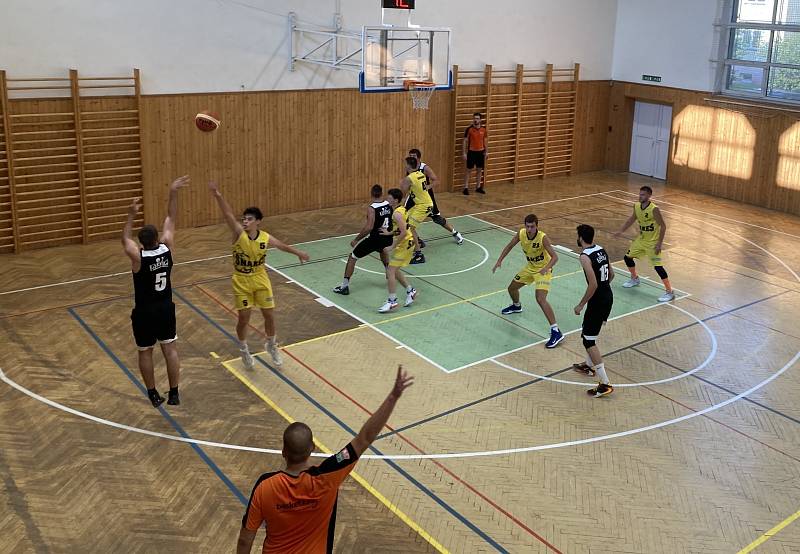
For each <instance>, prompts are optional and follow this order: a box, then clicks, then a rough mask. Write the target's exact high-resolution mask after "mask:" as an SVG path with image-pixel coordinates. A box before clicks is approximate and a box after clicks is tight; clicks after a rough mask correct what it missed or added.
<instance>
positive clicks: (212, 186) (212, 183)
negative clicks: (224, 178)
mask: <svg viewBox="0 0 800 554" xmlns="http://www.w3.org/2000/svg"><path fill="white" fill-rule="evenodd" d="M208 190H209V191H211V194H219V185H218V184H217V183H216V182H215V181H209V182H208Z"/></svg>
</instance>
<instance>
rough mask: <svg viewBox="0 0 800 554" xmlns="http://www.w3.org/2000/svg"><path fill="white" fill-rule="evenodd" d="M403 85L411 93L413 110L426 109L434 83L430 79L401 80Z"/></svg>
mask: <svg viewBox="0 0 800 554" xmlns="http://www.w3.org/2000/svg"><path fill="white" fill-rule="evenodd" d="M403 87H404V88H405V89H406V90H407V91H408V92H410V93H411V101H412V102H413V103H414V109H415V110H427V109H428V103H429V102H430V101H431V96H433V91H434V90H436V83H432V82H430V81H403Z"/></svg>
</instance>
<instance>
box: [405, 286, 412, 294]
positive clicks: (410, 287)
mask: <svg viewBox="0 0 800 554" xmlns="http://www.w3.org/2000/svg"><path fill="white" fill-rule="evenodd" d="M412 290H414V287H412V286H411V285H408V286H407V287H406V292H407V293H408V294H411V291H412Z"/></svg>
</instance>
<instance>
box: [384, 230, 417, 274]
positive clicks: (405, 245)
mask: <svg viewBox="0 0 800 554" xmlns="http://www.w3.org/2000/svg"><path fill="white" fill-rule="evenodd" d="M413 256H414V239H413V238H412V237H409V238H408V239H406V241H405V242H401V243H400V244H398V245H397V248H395V249H394V250H392V253H391V258H390V259H389V265H390V266H392V267H406V266H407V265H408V264H410V263H411V258H412V257H413Z"/></svg>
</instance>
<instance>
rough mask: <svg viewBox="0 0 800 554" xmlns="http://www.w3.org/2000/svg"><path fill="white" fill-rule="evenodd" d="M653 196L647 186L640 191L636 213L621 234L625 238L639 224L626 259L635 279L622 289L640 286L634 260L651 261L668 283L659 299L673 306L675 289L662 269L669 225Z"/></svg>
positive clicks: (634, 208)
mask: <svg viewBox="0 0 800 554" xmlns="http://www.w3.org/2000/svg"><path fill="white" fill-rule="evenodd" d="M652 195H653V189H651V188H650V187H648V186H646V185H645V186H643V187H642V188H641V189H639V201H638V202H637V203H636V204H634V205H633V213H632V214H631V216H630V217H629V218H628V219H627V220H626V221H625V224H624V225H623V226H622V229H620V230H619V233H617V236H620V237H621V236H623V235H622V234H623V233H624V232H625V231H626V230H627V229H628V227H630V226H631V225H633V223H634V222H637V223H638V224H639V236H638V237H636V238H635V239H633V242H631V245H630V248H628V253H627V254H625V258H624V259H625V265H626V266H628V271H630V272H631V278H630V279H628V280H627V281H625V282H624V283H622V286H623V287H625V288H626V289H629V288H631V287H636V286H638V285H639V275H638V273H637V272H636V262H634V261H633V260H634V258H644V257H647V258H648V259H649V260H650V263H651V264H652V265H653V269H654V270H655V271H656V273H658V276H659V277H661V281H662V282H663V283H664V291H665V292H664V294H662V295H661V296H659V297H658V301H659V302H669V301H670V300H674V299H675V293H674V292H672V285H670V282H669V276H668V275H667V271H666V270H665V269H664V266H663V265H661V248H662V246H663V244H664V235H665V234H666V232H667V224H666V223H665V222H664V218H663V217H662V216H661V211H660V210H659V209H658V208H657V207H656V205H655V204H653V203H652V202H651V201H650V197H651V196H652Z"/></svg>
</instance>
